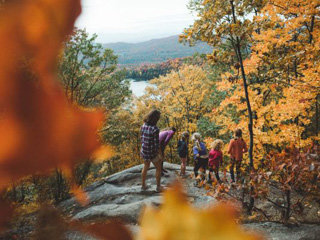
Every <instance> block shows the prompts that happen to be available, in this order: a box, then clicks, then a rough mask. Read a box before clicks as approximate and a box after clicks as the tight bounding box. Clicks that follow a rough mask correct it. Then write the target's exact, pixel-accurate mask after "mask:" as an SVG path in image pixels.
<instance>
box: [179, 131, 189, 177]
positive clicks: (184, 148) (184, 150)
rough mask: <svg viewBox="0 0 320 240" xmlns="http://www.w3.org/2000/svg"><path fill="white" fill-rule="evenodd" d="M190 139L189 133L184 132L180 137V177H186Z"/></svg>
mask: <svg viewBox="0 0 320 240" xmlns="http://www.w3.org/2000/svg"><path fill="white" fill-rule="evenodd" d="M188 139H189V133H188V132H183V133H182V134H181V135H180V140H179V143H178V154H179V157H180V159H181V172H180V175H181V176H182V177H186V164H187V156H188V152H189V151H188Z"/></svg>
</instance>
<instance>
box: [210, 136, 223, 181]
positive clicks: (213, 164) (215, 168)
mask: <svg viewBox="0 0 320 240" xmlns="http://www.w3.org/2000/svg"><path fill="white" fill-rule="evenodd" d="M222 146H223V142H222V141H221V140H220V139H216V140H214V142H213V143H212V149H211V150H210V152H209V180H211V179H212V178H213V172H214V173H215V175H216V179H217V181H219V182H220V177H219V166H220V165H221V164H222V160H223V154H222V152H221V149H222Z"/></svg>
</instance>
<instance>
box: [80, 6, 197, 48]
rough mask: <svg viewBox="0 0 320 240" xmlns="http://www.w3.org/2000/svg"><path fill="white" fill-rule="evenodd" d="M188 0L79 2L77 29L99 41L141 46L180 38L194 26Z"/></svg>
mask: <svg viewBox="0 0 320 240" xmlns="http://www.w3.org/2000/svg"><path fill="white" fill-rule="evenodd" d="M188 2H189V0H82V6H83V11H82V15H81V16H80V18H79V19H78V20H77V23H76V26H77V27H79V28H86V29H87V31H88V32H89V33H97V34H98V41H99V42H101V43H110V42H140V41H146V40H150V39H153V38H161V37H168V36H171V35H176V34H180V33H181V32H182V31H183V29H184V28H186V27H188V26H189V25H191V24H192V23H193V20H194V17H193V15H192V14H191V13H190V11H189V10H188V9H187V7H186V5H187V3H188Z"/></svg>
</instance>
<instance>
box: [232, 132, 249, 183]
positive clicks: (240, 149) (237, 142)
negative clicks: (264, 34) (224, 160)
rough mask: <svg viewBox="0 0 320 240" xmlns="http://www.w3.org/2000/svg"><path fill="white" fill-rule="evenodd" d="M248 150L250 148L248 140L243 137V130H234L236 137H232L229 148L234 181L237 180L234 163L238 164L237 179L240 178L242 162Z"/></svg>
mask: <svg viewBox="0 0 320 240" xmlns="http://www.w3.org/2000/svg"><path fill="white" fill-rule="evenodd" d="M246 152H248V148H247V144H246V142H245V141H244V140H243V139H242V130H241V129H236V130H235V132H234V139H231V141H230V144H229V150H228V153H229V154H230V157H231V167H230V174H231V180H232V182H235V178H234V165H236V172H237V181H238V180H239V178H240V168H241V162H242V158H243V154H244V153H246Z"/></svg>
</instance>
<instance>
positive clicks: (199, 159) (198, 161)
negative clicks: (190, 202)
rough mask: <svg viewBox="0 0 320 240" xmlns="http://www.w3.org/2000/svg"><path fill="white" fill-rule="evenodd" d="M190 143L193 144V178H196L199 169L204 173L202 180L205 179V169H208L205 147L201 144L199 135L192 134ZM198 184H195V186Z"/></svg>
mask: <svg viewBox="0 0 320 240" xmlns="http://www.w3.org/2000/svg"><path fill="white" fill-rule="evenodd" d="M192 141H193V143H194V146H193V158H194V169H193V171H194V176H195V177H196V178H197V176H198V170H199V169H200V168H202V169H203V171H204V177H203V178H202V180H204V179H205V176H206V169H207V167H208V154H207V148H206V145H205V144H204V143H203V142H201V135H200V133H194V134H193V135H192ZM197 183H198V182H196V184H197Z"/></svg>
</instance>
